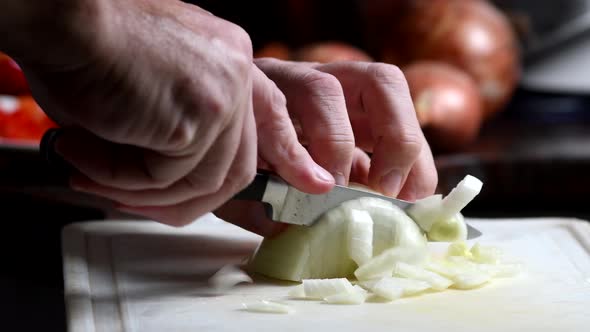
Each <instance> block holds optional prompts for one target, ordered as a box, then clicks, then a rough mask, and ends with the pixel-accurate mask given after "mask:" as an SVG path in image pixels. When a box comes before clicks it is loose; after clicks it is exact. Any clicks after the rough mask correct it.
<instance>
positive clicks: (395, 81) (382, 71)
mask: <svg viewBox="0 0 590 332" xmlns="http://www.w3.org/2000/svg"><path fill="white" fill-rule="evenodd" d="M367 72H368V73H369V75H370V77H371V79H372V82H373V84H378V85H381V84H383V85H386V86H393V87H398V88H399V87H405V86H407V82H406V77H405V75H404V73H403V72H402V70H401V69H400V68H399V67H398V66H395V65H390V64H385V63H371V64H370V65H369V66H368V67H367Z"/></svg>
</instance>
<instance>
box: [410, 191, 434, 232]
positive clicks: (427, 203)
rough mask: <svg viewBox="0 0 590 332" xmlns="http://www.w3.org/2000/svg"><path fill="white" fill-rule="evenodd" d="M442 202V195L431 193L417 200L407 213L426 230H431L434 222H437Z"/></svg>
mask: <svg viewBox="0 0 590 332" xmlns="http://www.w3.org/2000/svg"><path fill="white" fill-rule="evenodd" d="M441 202H442V195H441V194H437V195H431V196H428V197H425V198H422V199H420V200H417V201H416V202H415V203H414V205H412V206H411V207H410V208H409V209H408V210H407V213H408V215H409V216H410V217H412V219H414V220H415V221H416V223H417V224H418V226H420V228H421V229H422V230H423V231H425V232H428V231H430V228H432V224H433V223H434V222H436V220H437V218H438V210H439V208H440V205H441Z"/></svg>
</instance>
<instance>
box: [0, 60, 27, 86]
mask: <svg viewBox="0 0 590 332" xmlns="http://www.w3.org/2000/svg"><path fill="white" fill-rule="evenodd" d="M30 93H31V92H30V90H29V85H28V83H27V80H26V78H25V75H24V74H23V71H22V70H21V68H20V66H19V65H18V64H17V63H16V62H15V61H14V60H12V59H11V58H10V57H9V56H8V55H6V54H4V53H1V52H0V94H3V95H15V96H17V95H26V94H30Z"/></svg>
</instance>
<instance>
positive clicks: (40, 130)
mask: <svg viewBox="0 0 590 332" xmlns="http://www.w3.org/2000/svg"><path fill="white" fill-rule="evenodd" d="M54 127H57V125H56V124H55V122H53V121H52V120H51V119H49V117H47V115H46V114H45V113H44V112H43V110H41V107H39V105H38V104H37V103H36V102H35V100H34V99H33V97H31V96H20V97H16V96H6V95H0V138H9V139H20V140H29V141H37V142H38V141H40V140H41V137H43V134H44V133H45V131H47V129H49V128H54Z"/></svg>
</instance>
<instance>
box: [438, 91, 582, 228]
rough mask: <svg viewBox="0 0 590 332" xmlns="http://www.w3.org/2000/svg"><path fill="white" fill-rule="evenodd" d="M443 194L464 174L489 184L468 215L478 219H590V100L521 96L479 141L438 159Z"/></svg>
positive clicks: (562, 96) (467, 211)
mask: <svg viewBox="0 0 590 332" xmlns="http://www.w3.org/2000/svg"><path fill="white" fill-rule="evenodd" d="M436 163H437V167H438V169H439V191H440V192H441V193H446V192H448V191H449V190H450V189H451V188H452V187H453V186H454V185H455V184H456V183H457V182H458V181H460V180H461V179H462V178H463V177H464V176H465V174H467V173H468V174H472V175H474V176H476V177H478V178H480V179H481V180H482V181H483V182H484V188H483V190H482V192H481V194H480V195H479V196H478V197H477V198H476V200H475V201H473V202H472V203H471V204H470V205H469V206H468V207H467V208H466V209H465V213H466V214H467V215H470V216H478V217H519V216H571V217H578V218H586V219H588V218H590V204H588V203H587V197H588V195H589V194H590V100H589V98H588V97H585V96H564V95H556V94H539V93H531V92H526V91H519V92H518V93H517V96H516V98H515V100H514V102H513V103H512V105H511V106H510V107H509V109H507V110H506V111H505V112H504V113H502V114H500V115H499V116H498V117H497V118H496V119H494V120H492V121H489V122H488V123H486V125H485V126H484V128H482V132H481V135H480V137H479V139H478V140H477V142H476V143H475V144H473V145H472V146H470V147H469V148H467V149H465V150H464V151H461V152H456V153H450V154H449V153H447V154H437V156H436Z"/></svg>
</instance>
